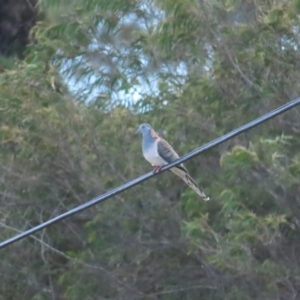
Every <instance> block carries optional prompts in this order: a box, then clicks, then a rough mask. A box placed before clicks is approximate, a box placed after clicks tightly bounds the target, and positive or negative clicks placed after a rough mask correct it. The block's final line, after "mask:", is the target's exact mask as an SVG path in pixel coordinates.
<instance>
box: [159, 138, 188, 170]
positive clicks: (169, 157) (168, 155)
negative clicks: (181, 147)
mask: <svg viewBox="0 0 300 300" xmlns="http://www.w3.org/2000/svg"><path fill="white" fill-rule="evenodd" d="M157 152H158V155H159V156H160V157H161V158H162V159H163V160H165V161H166V162H167V163H169V164H170V163H172V162H174V161H175V160H177V159H178V158H179V155H178V154H177V153H176V152H175V150H174V149H173V148H172V146H171V145H170V144H169V143H168V142H167V141H165V140H164V139H162V138H159V140H158V142H157ZM176 167H177V168H179V169H181V170H183V171H185V172H187V170H186V168H185V166H184V165H183V164H180V165H178V166H176Z"/></svg>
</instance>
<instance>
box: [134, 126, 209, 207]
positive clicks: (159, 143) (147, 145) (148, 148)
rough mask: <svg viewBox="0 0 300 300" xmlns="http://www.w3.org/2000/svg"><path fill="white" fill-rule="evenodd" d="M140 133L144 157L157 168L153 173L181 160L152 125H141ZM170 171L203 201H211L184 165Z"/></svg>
mask: <svg viewBox="0 0 300 300" xmlns="http://www.w3.org/2000/svg"><path fill="white" fill-rule="evenodd" d="M138 132H140V133H142V135H143V140H142V150H143V156H144V157H145V159H146V160H147V161H148V162H150V164H152V166H154V167H155V168H154V169H153V173H157V172H159V171H160V170H161V169H162V167H163V166H165V165H167V164H170V163H172V162H174V161H175V160H177V159H178V158H179V155H178V154H177V153H176V152H175V150H174V149H173V148H172V146H171V145H170V144H169V143H168V142H167V141H166V140H164V139H163V138H161V137H160V136H158V134H157V133H156V132H155V131H154V129H153V128H152V127H151V125H149V124H147V123H143V124H141V125H140V126H139V128H138V130H137V131H136V133H138ZM170 171H171V172H173V173H174V174H175V175H177V176H179V177H180V178H181V179H182V180H183V181H184V182H185V183H186V184H187V185H188V186H189V187H191V188H192V189H193V190H194V191H195V192H196V193H197V194H198V195H199V196H201V197H202V198H203V200H205V201H208V200H209V197H207V196H206V194H205V193H204V191H203V190H202V189H201V188H200V187H199V186H198V185H197V183H196V182H195V180H194V179H193V178H192V177H191V175H190V174H189V173H188V171H187V169H186V168H185V166H184V165H183V164H180V165H177V166H175V167H173V168H171V169H170Z"/></svg>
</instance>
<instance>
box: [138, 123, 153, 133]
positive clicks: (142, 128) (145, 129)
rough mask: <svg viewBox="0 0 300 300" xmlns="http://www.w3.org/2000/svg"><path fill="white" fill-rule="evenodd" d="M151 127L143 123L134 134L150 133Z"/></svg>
mask: <svg viewBox="0 0 300 300" xmlns="http://www.w3.org/2000/svg"><path fill="white" fill-rule="evenodd" d="M151 129H152V127H151V126H150V125H149V124H147V123H143V124H141V125H140V126H139V128H138V130H137V131H136V133H138V132H141V133H142V134H145V133H150V132H151Z"/></svg>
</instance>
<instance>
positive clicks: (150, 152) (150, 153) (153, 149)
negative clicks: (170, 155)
mask: <svg viewBox="0 0 300 300" xmlns="http://www.w3.org/2000/svg"><path fill="white" fill-rule="evenodd" d="M143 155H144V157H145V159H146V160H147V161H148V162H149V163H150V164H152V165H153V166H162V165H166V164H167V162H166V161H165V160H163V159H162V158H161V157H160V156H159V154H158V150H157V142H156V141H155V142H154V143H153V144H152V145H150V146H148V147H146V149H143Z"/></svg>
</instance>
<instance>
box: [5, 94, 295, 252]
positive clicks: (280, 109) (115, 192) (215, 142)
mask: <svg viewBox="0 0 300 300" xmlns="http://www.w3.org/2000/svg"><path fill="white" fill-rule="evenodd" d="M298 104H300V97H299V98H296V99H294V100H292V101H290V102H288V103H286V104H284V105H282V106H280V107H278V108H276V109H275V110H272V111H270V112H269V113H267V114H265V115H263V116H261V117H259V118H257V119H255V120H253V121H251V122H249V123H247V124H245V125H243V126H241V127H239V128H237V129H235V130H233V131H231V132H229V133H227V134H225V135H223V136H221V137H219V138H217V139H215V140H213V141H211V142H209V143H207V144H205V145H204V146H202V147H199V148H197V149H195V150H194V151H192V152H190V153H188V154H186V155H184V156H182V157H180V158H179V159H178V160H176V161H175V162H173V163H171V164H168V165H166V166H164V167H163V168H162V169H161V172H164V171H167V170H169V169H170V168H172V167H174V166H176V165H179V164H181V163H183V162H185V161H187V160H189V159H191V158H193V157H194V156H196V155H199V154H200V153H202V152H204V151H206V150H208V149H210V148H212V147H215V146H217V145H219V144H221V143H223V142H225V141H227V140H229V139H231V138H233V137H234V136H236V135H238V134H240V133H242V132H244V131H246V130H249V129H251V128H253V127H255V126H257V125H259V124H261V123H263V122H265V121H267V120H269V119H271V118H274V117H276V116H277V115H279V114H282V113H283V112H285V111H287V110H289V109H291V108H293V107H295V106H296V105H298ZM161 172H159V173H156V174H153V173H152V172H149V173H147V174H144V175H142V176H140V177H138V178H136V179H133V180H131V181H129V182H127V183H125V184H123V185H121V186H119V187H117V188H116V189H114V190H111V191H109V192H107V193H105V194H103V195H100V196H98V197H96V198H94V199H92V200H90V201H88V202H86V203H84V204H82V205H79V206H77V207H75V208H73V209H71V210H69V211H67V212H65V213H63V214H61V215H58V216H57V217H55V218H53V219H50V220H48V221H46V222H44V223H42V224H40V225H38V226H35V227H33V228H31V229H28V230H26V231H24V232H22V233H20V234H17V235H15V236H13V237H12V238H10V239H7V240H5V241H4V242H2V243H1V244H0V249H1V248H4V247H6V246H8V245H10V244H12V243H15V242H17V241H18V240H21V239H23V238H25V237H27V236H29V235H31V234H33V233H35V232H37V231H39V230H41V229H43V228H46V227H48V226H50V225H52V224H54V223H56V222H58V221H61V220H63V219H65V218H67V217H69V216H72V215H74V214H77V213H79V212H81V211H82V210H84V209H87V208H89V207H91V206H93V205H96V204H98V203H100V202H103V201H105V200H107V199H109V198H111V197H113V196H116V195H118V194H120V193H121V192H123V191H125V190H127V189H129V188H132V187H133V186H135V185H137V184H139V183H142V182H144V181H146V180H148V179H150V178H152V177H154V176H157V175H158V174H160V173H161Z"/></svg>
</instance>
